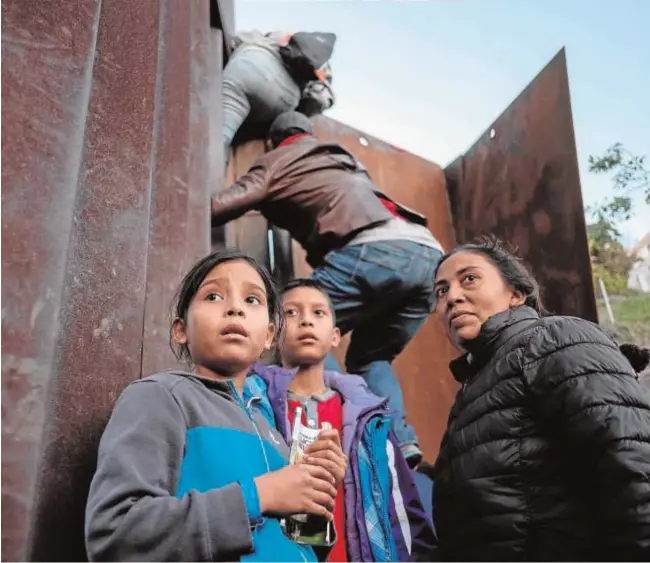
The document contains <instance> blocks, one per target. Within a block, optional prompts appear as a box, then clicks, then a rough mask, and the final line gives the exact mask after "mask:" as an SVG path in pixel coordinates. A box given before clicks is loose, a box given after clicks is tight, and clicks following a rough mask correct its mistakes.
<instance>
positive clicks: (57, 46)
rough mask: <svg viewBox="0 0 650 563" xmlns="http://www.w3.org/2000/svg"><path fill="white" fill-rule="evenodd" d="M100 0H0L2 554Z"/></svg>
mask: <svg viewBox="0 0 650 563" xmlns="http://www.w3.org/2000/svg"><path fill="white" fill-rule="evenodd" d="M100 4H101V3H100V2H99V1H98V0H97V1H94V2H89V1H86V0H68V1H67V2H59V1H56V0H51V1H42V2H25V1H24V0H5V1H3V2H2V560H3V561H19V560H24V559H25V557H26V555H27V554H26V540H27V536H28V534H29V522H30V517H31V511H32V507H33V504H34V496H35V480H36V475H37V466H38V456H39V452H40V447H41V443H42V439H43V422H44V420H45V415H46V410H47V392H48V389H49V385H50V382H51V381H52V379H53V377H54V365H53V364H54V362H55V343H56V340H57V334H58V323H59V315H60V312H61V307H62V300H61V296H62V291H63V285H64V280H65V274H66V267H65V264H66V255H67V249H68V240H69V237H70V230H71V227H72V223H73V206H74V201H75V195H76V183H77V177H78V174H79V166H80V162H81V159H82V151H83V144H84V126H83V123H84V121H85V119H86V108H87V107H88V100H89V97H90V82H89V77H90V76H91V74H92V68H93V57H94V52H95V49H94V45H95V41H96V37H97V22H98V20H99V7H100Z"/></svg>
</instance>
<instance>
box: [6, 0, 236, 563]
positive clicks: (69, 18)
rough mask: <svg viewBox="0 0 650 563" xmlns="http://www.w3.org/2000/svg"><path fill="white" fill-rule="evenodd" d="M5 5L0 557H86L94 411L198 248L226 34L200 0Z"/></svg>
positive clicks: (96, 431)
mask: <svg viewBox="0 0 650 563" xmlns="http://www.w3.org/2000/svg"><path fill="white" fill-rule="evenodd" d="M2 10H3V50H4V51H3V65H2V78H3V82H4V84H3V92H2V94H3V99H2V102H3V104H2V117H3V120H4V123H3V126H4V127H3V130H2V136H3V139H2V141H3V151H2V174H3V176H2V180H3V191H2V213H3V217H2V218H3V224H2V243H3V253H2V266H3V284H2V292H3V295H2V297H3V310H2V321H3V322H2V336H3V343H2V344H3V346H2V355H3V358H2V391H3V404H2V422H3V424H2V426H3V430H2V432H3V440H2V494H3V499H2V500H3V503H2V558H3V560H24V559H33V560H50V561H57V560H66V561H75V560H84V559H85V549H84V542H83V518H84V508H85V502H86V495H87V490H88V485H89V482H90V479H91V477H92V474H93V471H94V467H95V463H96V454H97V444H98V441H99V438H100V436H101V433H102V431H103V427H104V425H105V423H106V421H107V419H108V416H109V414H110V412H111V410H112V407H113V404H114V401H115V400H116V398H117V396H118V395H119V393H120V392H121V390H122V389H123V388H124V386H125V385H126V384H127V383H128V382H129V381H132V380H134V379H137V378H139V377H141V375H142V370H143V361H144V363H145V368H144V369H145V372H146V371H149V370H150V369H154V368H158V367H160V364H161V363H166V362H161V360H160V358H159V357H157V354H163V353H166V352H163V350H166V342H167V336H166V331H164V332H165V333H163V331H162V328H163V327H164V326H165V325H167V326H168V317H167V318H166V319H164V318H163V317H164V316H166V312H167V310H168V301H169V299H168V297H169V298H170V297H171V294H172V293H173V288H172V285H171V284H172V283H174V282H177V281H178V278H179V277H180V275H182V273H183V272H182V271H181V266H180V265H181V264H183V265H184V267H187V265H188V264H189V263H190V262H191V261H193V260H194V259H195V258H197V257H198V256H200V255H202V254H204V253H206V252H207V251H208V247H209V209H208V201H209V195H208V190H209V188H210V186H211V185H212V184H213V183H214V182H215V181H218V179H219V178H222V177H223V172H222V170H220V169H219V168H218V167H219V166H220V162H219V161H218V160H211V158H210V154H209V151H210V150H211V149H212V148H214V147H218V146H220V145H221V139H220V131H218V133H219V135H218V137H219V138H218V139H216V141H215V140H214V139H213V137H214V136H215V129H220V126H219V124H218V123H216V125H215V123H214V122H213V121H211V120H210V116H211V115H213V114H214V113H215V112H216V113H217V114H218V111H219V108H220V106H221V104H220V98H219V92H220V67H219V60H220V58H219V57H220V41H221V36H220V33H219V32H218V31H217V30H210V29H209V0H193V1H192V3H191V4H190V3H188V2H186V1H185V0H141V1H139V2H131V1H129V0H111V1H110V2H107V1H105V2H88V1H86V2H76V1H72V0H66V1H65V2H63V1H62V0H49V1H42V2H27V3H26V2H13V1H8V2H4V3H3V6H2ZM213 106H216V109H215V107H213ZM190 153H191V155H190ZM174 276H175V277H176V280H174V279H173V278H174ZM166 301H167V302H166ZM145 311H146V314H145ZM163 311H164V312H165V315H163ZM158 329H160V330H158ZM143 337H144V338H143ZM143 341H144V346H143ZM167 365H168V364H166V365H165V367H167ZM145 375H146V373H145Z"/></svg>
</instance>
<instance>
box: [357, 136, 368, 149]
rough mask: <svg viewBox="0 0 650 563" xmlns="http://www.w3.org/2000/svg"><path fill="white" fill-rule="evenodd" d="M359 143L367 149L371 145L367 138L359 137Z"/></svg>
mask: <svg viewBox="0 0 650 563" xmlns="http://www.w3.org/2000/svg"><path fill="white" fill-rule="evenodd" d="M359 142H360V143H361V144H362V145H363V146H364V147H367V146H368V145H369V144H370V143H369V142H368V139H366V138H365V137H359Z"/></svg>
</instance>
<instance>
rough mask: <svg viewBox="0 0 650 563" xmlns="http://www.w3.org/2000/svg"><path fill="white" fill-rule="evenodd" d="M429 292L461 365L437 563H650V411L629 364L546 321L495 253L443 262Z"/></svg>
mask: <svg viewBox="0 0 650 563" xmlns="http://www.w3.org/2000/svg"><path fill="white" fill-rule="evenodd" d="M435 285H436V296H437V305H436V310H437V312H438V314H439V316H440V320H441V321H442V324H443V326H444V328H445V330H446V331H447V333H448V335H449V339H450V340H451V342H452V343H453V344H454V345H455V346H456V347H457V348H459V349H460V350H461V351H463V352H464V354H463V355H462V356H461V357H459V358H458V359H456V360H454V361H452V362H451V365H450V367H451V370H452V372H453V374H454V376H455V378H456V379H457V380H458V381H459V382H460V383H461V384H462V389H461V390H460V391H459V392H458V394H457V396H456V400H455V402H454V405H453V406H452V409H451V412H450V415H449V422H448V426H447V430H446V432H445V434H444V437H443V439H442V444H441V447H440V455H439V457H438V460H437V462H436V470H435V477H436V482H435V489H434V497H435V498H434V514H435V522H436V528H437V531H438V534H439V538H440V548H441V555H442V558H443V560H445V561H448V560H460V561H470V560H481V561H493V560H499V561H513V560H528V561H530V560H537V561H587V560H588V561H631V560H637V561H650V404H648V401H647V399H646V398H644V396H643V391H642V389H641V386H640V385H639V382H638V379H637V377H636V374H635V372H634V370H633V369H632V366H631V365H630V363H629V361H628V360H627V358H626V357H625V356H624V355H623V354H622V353H621V352H620V351H619V349H618V347H617V346H616V344H615V343H614V342H613V341H612V340H611V338H610V337H609V336H608V335H607V334H606V333H605V332H604V331H603V330H602V329H601V328H600V327H599V326H598V325H595V324H593V323H590V322H588V321H585V320H582V319H579V318H574V317H566V316H545V313H544V310H543V308H542V305H541V302H540V297H539V288H538V285H537V283H536V281H535V279H534V278H533V277H532V276H531V274H530V273H529V272H528V271H527V270H526V269H525V268H524V266H523V265H522V263H521V261H520V260H519V259H518V258H517V257H516V256H515V255H514V254H512V253H510V252H508V251H507V250H505V249H504V248H503V246H501V245H500V244H499V243H498V241H496V240H494V239H487V240H485V241H483V242H479V243H477V244H467V245H463V246H461V247H459V248H457V249H455V250H454V251H453V252H451V253H450V254H448V255H446V256H445V257H443V259H442V260H441V262H440V265H439V266H438V270H437V272H436V278H435Z"/></svg>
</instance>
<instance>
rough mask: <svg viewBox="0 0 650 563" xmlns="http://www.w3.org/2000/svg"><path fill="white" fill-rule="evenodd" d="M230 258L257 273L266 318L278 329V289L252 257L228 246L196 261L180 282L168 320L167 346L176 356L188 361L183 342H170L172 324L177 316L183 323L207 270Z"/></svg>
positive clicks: (280, 313)
mask: <svg viewBox="0 0 650 563" xmlns="http://www.w3.org/2000/svg"><path fill="white" fill-rule="evenodd" d="M233 260H243V261H245V262H248V264H250V265H251V266H252V267H253V268H254V269H255V271H256V272H257V273H258V274H259V275H260V277H261V278H262V281H263V282H264V289H265V290H266V302H267V306H268V310H269V319H270V320H271V322H272V323H275V325H276V330H277V331H280V330H282V311H281V307H280V297H279V295H278V290H277V289H276V287H275V284H274V283H273V278H272V277H271V275H270V274H269V272H268V271H267V270H266V268H265V267H264V266H262V265H261V264H260V263H259V262H258V261H257V260H255V258H253V257H251V256H248V254H244V253H243V252H241V251H240V250H238V249H236V248H228V249H226V250H220V251H219V252H213V253H212V254H209V255H208V256H206V257H205V258H202V259H201V260H199V261H198V262H197V263H196V264H194V266H192V269H191V270H190V271H189V272H188V273H187V274H186V275H185V277H184V278H183V281H182V282H181V285H180V287H179V288H178V291H177V292H176V295H175V297H174V305H173V307H172V323H171V328H170V331H169V344H170V346H171V349H172V352H173V353H174V356H176V359H178V360H185V361H190V360H191V357H190V351H189V348H188V347H187V344H177V343H176V342H175V341H174V334H173V325H174V321H175V320H176V319H181V320H182V321H183V322H186V321H187V311H188V310H189V308H190V304H191V303H192V299H194V296H195V295H196V292H197V291H198V290H199V287H201V284H202V283H203V280H204V279H205V277H206V276H207V275H208V274H209V273H210V271H211V270H212V269H213V268H214V267H216V266H218V265H219V264H224V263H226V262H231V261H233Z"/></svg>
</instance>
